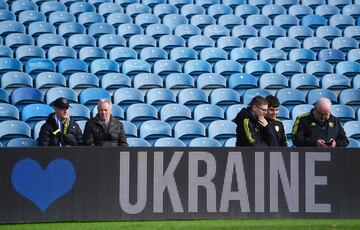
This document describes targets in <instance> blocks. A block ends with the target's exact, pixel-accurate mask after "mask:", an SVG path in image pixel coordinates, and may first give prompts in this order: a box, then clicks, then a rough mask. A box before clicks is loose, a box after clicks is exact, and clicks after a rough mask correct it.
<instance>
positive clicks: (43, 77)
mask: <svg viewBox="0 0 360 230" xmlns="http://www.w3.org/2000/svg"><path fill="white" fill-rule="evenodd" d="M65 86H66V79H65V77H64V76H63V75H61V74H59V73H53V72H42V73H39V74H38V75H37V76H36V78H35V87H36V88H38V89H39V90H40V91H42V92H44V93H45V92H46V91H47V90H48V89H50V88H53V87H65Z"/></svg>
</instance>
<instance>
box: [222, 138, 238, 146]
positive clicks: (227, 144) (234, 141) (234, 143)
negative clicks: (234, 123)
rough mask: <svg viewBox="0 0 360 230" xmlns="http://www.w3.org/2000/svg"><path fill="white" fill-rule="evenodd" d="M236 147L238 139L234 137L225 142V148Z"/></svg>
mask: <svg viewBox="0 0 360 230" xmlns="http://www.w3.org/2000/svg"><path fill="white" fill-rule="evenodd" d="M235 146H236V137H232V138H230V139H228V140H227V141H225V143H224V147H235Z"/></svg>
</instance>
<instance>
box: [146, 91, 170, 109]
mask: <svg viewBox="0 0 360 230" xmlns="http://www.w3.org/2000/svg"><path fill="white" fill-rule="evenodd" d="M146 102H147V103H148V104H150V105H153V106H155V108H156V109H157V111H160V110H161V108H162V107H163V106H164V105H166V104H169V103H175V102H176V96H175V94H174V93H173V92H172V91H171V90H169V89H165V88H156V89H150V90H149V91H148V92H147V94H146Z"/></svg>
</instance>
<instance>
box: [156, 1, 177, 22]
mask: <svg viewBox="0 0 360 230" xmlns="http://www.w3.org/2000/svg"><path fill="white" fill-rule="evenodd" d="M153 13H154V15H155V16H157V17H159V18H160V19H163V18H164V17H165V16H166V15H169V14H174V15H176V14H178V9H177V8H176V6H174V5H171V4H157V5H156V6H154V8H153Z"/></svg>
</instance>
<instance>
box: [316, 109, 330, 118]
mask: <svg viewBox="0 0 360 230" xmlns="http://www.w3.org/2000/svg"><path fill="white" fill-rule="evenodd" d="M315 112H316V113H317V115H318V116H319V117H321V118H328V117H330V113H320V111H319V110H317V109H315Z"/></svg>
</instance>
